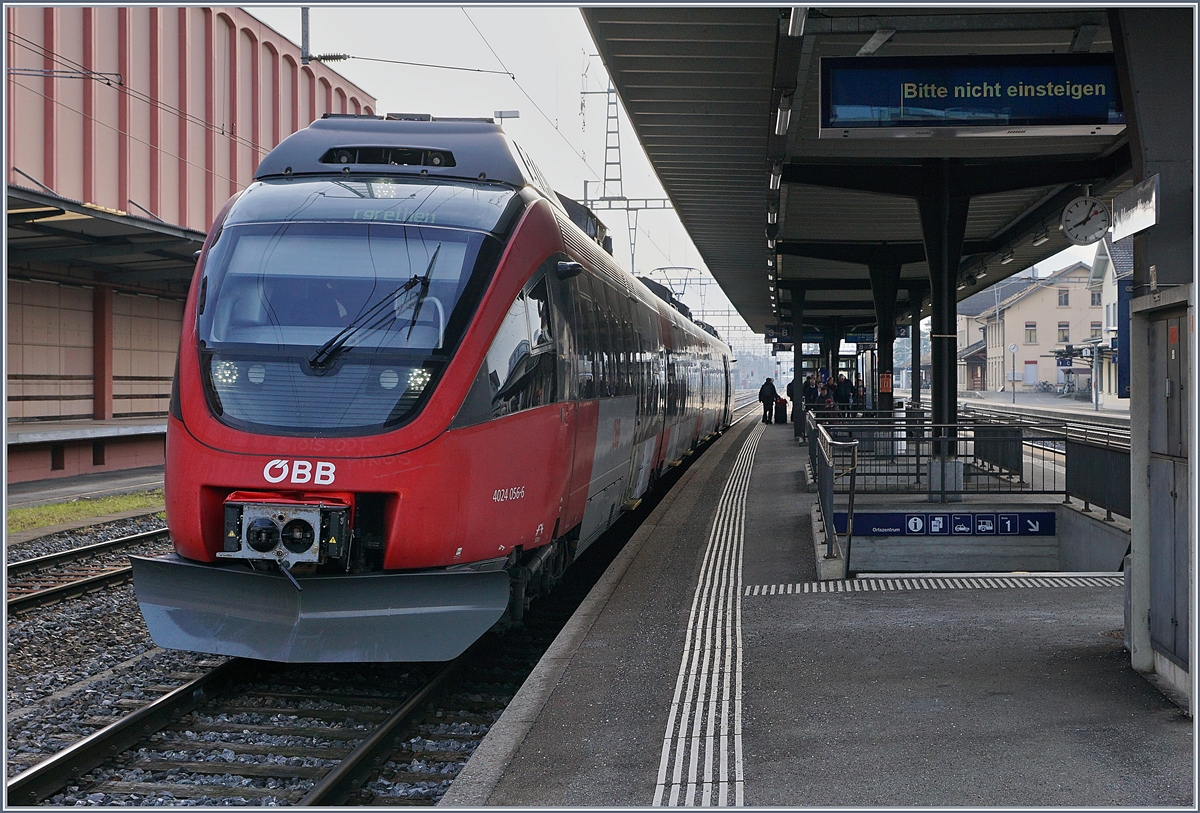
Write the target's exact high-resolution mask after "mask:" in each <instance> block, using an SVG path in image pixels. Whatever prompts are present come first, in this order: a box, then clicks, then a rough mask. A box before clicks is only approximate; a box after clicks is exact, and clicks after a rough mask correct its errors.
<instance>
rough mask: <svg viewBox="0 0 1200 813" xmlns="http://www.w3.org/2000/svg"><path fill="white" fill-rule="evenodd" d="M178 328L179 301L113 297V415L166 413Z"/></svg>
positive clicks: (181, 304) (176, 349)
mask: <svg viewBox="0 0 1200 813" xmlns="http://www.w3.org/2000/svg"><path fill="white" fill-rule="evenodd" d="M182 325H183V303H182V302H180V301H178V300H170V299H157V298H155V297H148V296H129V295H125V294H121V293H116V294H115V295H114V296H113V415H114V417H145V416H149V415H162V414H164V413H165V412H166V411H167V401H168V400H169V398H170V395H171V376H172V374H173V373H174V372H175V354H176V352H178V349H179V332H180V329H181V327H182Z"/></svg>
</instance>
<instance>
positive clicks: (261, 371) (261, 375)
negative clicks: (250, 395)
mask: <svg viewBox="0 0 1200 813" xmlns="http://www.w3.org/2000/svg"><path fill="white" fill-rule="evenodd" d="M246 378H248V379H250V383H251V384H261V383H263V381H265V380H266V378H267V368H266V367H264V366H262V365H261V364H253V365H251V366H250V369H249V370H247V371H246Z"/></svg>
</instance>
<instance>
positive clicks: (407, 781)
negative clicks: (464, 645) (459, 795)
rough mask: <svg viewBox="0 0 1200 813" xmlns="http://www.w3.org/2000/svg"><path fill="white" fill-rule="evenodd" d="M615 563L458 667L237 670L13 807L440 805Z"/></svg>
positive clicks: (40, 780)
mask: <svg viewBox="0 0 1200 813" xmlns="http://www.w3.org/2000/svg"><path fill="white" fill-rule="evenodd" d="M633 527H636V525H634V526H633ZM593 547H595V546H593ZM614 555H615V554H614ZM609 558H611V557H609ZM582 561H583V560H581V562H582ZM607 561H608V559H607V558H604V557H601V558H600V559H599V560H595V561H591V562H590V563H589V564H588V565H587V566H586V570H587V571H588V572H586V573H584V574H583V577H582V579H581V580H576V582H577V583H575V584H573V585H570V586H568V587H567V590H566V594H564V595H560V596H555V595H554V594H551V596H549V597H546V598H544V599H543V600H542V601H543V602H545V603H544V604H542V606H541V607H538V604H540V603H541V602H538V603H535V605H534V607H535V608H537V609H538V610H539V612H533V611H532V610H531V611H530V612H529V613H528V614H527V616H526V623H525V624H524V625H521V626H514V627H510V628H509V629H507V630H504V631H500V632H496V633H490V634H489V635H487V636H485V637H484V638H483V639H481V640H480V641H479V642H478V643H477V644H476V645H475V646H473V647H472V648H471V649H469V650H468V651H467V652H466V653H464V654H463V655H462V656H460V657H459V658H458V659H457V660H455V661H452V662H450V663H449V664H348V665H328V664H322V665H288V664H270V663H264V662H261V661H251V660H245V659H237V658H235V659H230V660H228V661H225V662H224V663H221V664H220V665H218V666H217V667H216V668H214V669H211V670H210V671H209V672H207V673H206V674H204V675H202V676H200V677H198V678H196V679H194V680H192V681H190V682H189V683H187V684H185V685H183V686H180V687H179V688H177V689H174V690H173V691H170V692H168V693H167V694H165V695H163V696H162V697H160V698H158V699H157V700H155V701H153V702H151V703H149V704H147V705H144V706H141V707H140V708H137V709H136V710H131V713H129V714H128V715H127V716H125V717H124V718H122V719H121V720H119V721H117V722H115V723H112V724H110V725H107V726H106V727H104V728H101V729H99V730H97V731H95V732H94V733H93V734H91V735H89V736H87V737H85V738H83V739H81V740H79V741H78V742H76V743H74V744H73V745H71V746H70V747H68V748H66V749H64V750H63V751H60V752H59V753H58V754H56V755H54V756H52V757H50V758H49V759H47V760H45V761H43V762H41V763H39V764H38V765H35V766H33V767H32V768H29V769H27V770H26V771H24V772H22V773H20V774H17V775H16V776H14V777H12V778H11V779H10V780H9V781H8V785H7V800H8V803H9V804H10V805H33V804H38V803H46V802H49V803H51V804H55V805H59V804H66V805H72V804H75V803H77V802H80V801H84V802H87V803H91V804H120V805H137V804H163V803H167V804H202V805H214V804H230V803H234V804H239V803H242V802H245V803H247V804H280V805H298V806H325V805H340V804H355V805H365V804H370V805H375V806H378V805H391V806H411V805H429V804H433V803H435V802H436V801H437V799H439V798H440V797H441V796H442V794H444V793H445V791H446V790H447V789H448V788H449V786H450V783H451V782H452V781H453V778H454V777H455V776H456V775H457V774H458V772H459V771H460V770H461V769H462V767H463V766H464V765H465V764H466V761H467V759H468V758H469V757H470V754H471V753H472V752H473V751H474V749H475V746H476V745H477V744H478V743H479V741H481V740H482V739H483V737H484V736H485V735H486V733H487V731H488V730H489V729H490V727H491V725H492V723H494V722H495V720H496V719H498V718H499V716H500V714H501V713H502V712H503V710H504V708H505V706H506V705H507V703H508V701H509V700H510V699H511V698H512V696H513V695H514V694H516V692H517V690H518V689H519V688H520V686H521V683H522V682H523V681H524V679H525V677H526V676H527V675H528V673H529V671H531V670H532V668H533V667H534V665H536V663H537V661H538V659H539V658H540V657H541V653H542V652H544V651H545V648H546V647H547V646H549V644H550V642H551V641H552V640H553V639H554V636H555V635H556V634H557V632H558V630H559V629H561V626H562V624H563V623H565V621H566V619H567V618H569V617H570V614H571V613H572V612H573V611H574V608H575V607H576V606H577V605H578V603H579V601H580V600H582V596H583V595H586V592H587V590H588V589H590V585H591V584H592V583H594V581H595V579H596V578H598V575H599V573H602V572H603V570H604V568H605V567H607ZM551 599H558V600H557V601H552V600H551Z"/></svg>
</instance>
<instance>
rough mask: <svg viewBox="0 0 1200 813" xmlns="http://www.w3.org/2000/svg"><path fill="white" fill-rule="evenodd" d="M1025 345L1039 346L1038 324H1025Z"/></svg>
mask: <svg viewBox="0 0 1200 813" xmlns="http://www.w3.org/2000/svg"><path fill="white" fill-rule="evenodd" d="M1025 344H1037V322H1026V323H1025Z"/></svg>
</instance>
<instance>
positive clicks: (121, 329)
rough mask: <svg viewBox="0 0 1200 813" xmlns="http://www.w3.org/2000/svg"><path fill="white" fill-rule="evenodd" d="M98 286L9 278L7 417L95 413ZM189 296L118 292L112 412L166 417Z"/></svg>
mask: <svg viewBox="0 0 1200 813" xmlns="http://www.w3.org/2000/svg"><path fill="white" fill-rule="evenodd" d="M93 306H94V299H93V296H92V290H91V289H90V288H84V287H80V286H75V287H69V286H65V285H60V284H58V283H53V282H40V281H32V282H27V281H20V280H9V282H8V420H10V421H22V422H24V421H34V420H53V419H62V420H70V419H77V420H83V419H88V418H91V417H93V414H94V412H93V402H92V394H93V379H92V374H93V363H94V355H93V352H92V347H93V337H94V334H93V330H92V325H93V320H92V308H93ZM182 324H183V302H181V301H179V300H174V299H164V298H158V297H153V296H131V295H126V294H121V293H117V294H115V295H114V296H113V416H114V417H118V418H120V417H144V416H147V415H165V414H166V410H167V400H168V398H169V396H170V394H171V375H172V373H173V372H174V369H175V353H176V352H177V350H178V349H179V331H180V328H181V326H182Z"/></svg>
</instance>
